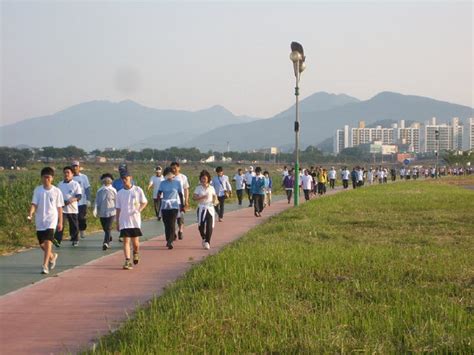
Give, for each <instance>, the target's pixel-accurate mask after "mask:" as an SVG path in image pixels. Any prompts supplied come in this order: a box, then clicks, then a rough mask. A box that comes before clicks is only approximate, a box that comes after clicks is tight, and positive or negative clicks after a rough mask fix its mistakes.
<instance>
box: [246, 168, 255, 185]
mask: <svg viewBox="0 0 474 355" xmlns="http://www.w3.org/2000/svg"><path fill="white" fill-rule="evenodd" d="M244 176H245V183H246V184H247V185H249V186H250V185H252V179H253V177H254V176H255V173H254V172H253V171H252V172H250V171H247V172H246V173H245V175H244Z"/></svg>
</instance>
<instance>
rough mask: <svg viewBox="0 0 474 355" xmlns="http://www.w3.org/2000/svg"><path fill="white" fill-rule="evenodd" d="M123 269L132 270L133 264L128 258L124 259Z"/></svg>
mask: <svg viewBox="0 0 474 355" xmlns="http://www.w3.org/2000/svg"><path fill="white" fill-rule="evenodd" d="M123 269H124V270H132V269H133V266H132V263H131V262H130V260H125V263H124V264H123Z"/></svg>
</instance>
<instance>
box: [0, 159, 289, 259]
mask: <svg viewBox="0 0 474 355" xmlns="http://www.w3.org/2000/svg"><path fill="white" fill-rule="evenodd" d="M65 165H66V163H64V164H60V163H55V164H53V165H52V166H56V168H57V170H56V176H55V178H54V184H55V185H57V184H58V183H59V181H61V179H62V167H63V166H65ZM43 166H45V165H39V164H38V165H36V166H31V167H30V169H29V170H28V171H16V170H12V171H9V170H5V171H1V172H0V253H2V254H4V253H7V252H12V251H16V250H19V249H21V248H24V247H32V246H37V245H38V242H37V239H36V233H35V229H34V224H33V223H29V222H28V221H27V219H26V216H27V214H28V211H29V208H30V204H31V198H32V196H33V190H34V189H35V187H36V186H38V185H40V183H41V179H40V170H41V168H42V167H43ZM163 166H164V164H163ZM216 166H217V165H216ZM154 167H155V164H152V163H148V164H137V163H135V164H129V169H130V171H131V172H132V174H133V177H134V180H135V181H136V183H137V185H138V186H140V187H141V188H143V190H144V191H145V193H146V196H147V199H148V201H149V204H148V206H147V208H146V209H145V210H144V211H143V213H142V218H143V219H149V218H154V216H155V213H154V209H153V202H152V201H153V200H152V190H150V191H148V192H147V191H146V187H147V186H148V182H149V179H150V176H151V175H153V174H154ZM85 169H86V170H85V171H84V173H85V174H86V175H87V176H88V177H89V181H90V183H91V186H92V200H94V197H95V193H96V191H97V189H98V188H99V187H100V186H101V183H100V180H99V177H100V175H101V174H103V173H104V172H111V173H112V174H113V175H114V177H118V172H117V166H116V165H111V164H87V163H85ZM202 169H207V170H209V172H211V175H212V174H214V167H213V166H209V165H200V164H184V165H183V166H182V172H183V173H184V174H186V175H187V176H188V178H189V183H190V185H191V188H192V189H194V188H195V187H196V186H197V185H198V176H199V172H200V171H201V170H202ZM236 169H237V167H236V166H226V167H225V173H226V174H227V175H228V176H229V178H230V179H232V177H233V176H234V174H235V171H236ZM272 177H273V179H274V191H275V193H279V192H281V188H280V185H281V177H280V173H277V172H276V171H275V172H274V174H273V176H272ZM232 187H233V188H234V187H235V185H234V184H233V183H232ZM193 191H194V190H192V191H190V194H192V192H193ZM235 200H236V196H235V194H234V196H233V197H232V198H231V199H229V200H228V202H235ZM194 207H195V202H194V201H191V208H194ZM87 224H88V231H93V230H100V229H101V227H100V221H99V219H98V218H94V217H93V216H92V209H89V211H88V222H87ZM65 236H66V238H67V236H68V227H66V229H65Z"/></svg>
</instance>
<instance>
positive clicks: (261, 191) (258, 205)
mask: <svg viewBox="0 0 474 355" xmlns="http://www.w3.org/2000/svg"><path fill="white" fill-rule="evenodd" d="M250 189H251V193H252V196H253V205H254V215H255V217H262V212H263V200H264V197H265V177H264V176H263V175H262V168H261V167H259V166H257V167H256V168H255V176H254V177H253V179H252V184H251V186H250Z"/></svg>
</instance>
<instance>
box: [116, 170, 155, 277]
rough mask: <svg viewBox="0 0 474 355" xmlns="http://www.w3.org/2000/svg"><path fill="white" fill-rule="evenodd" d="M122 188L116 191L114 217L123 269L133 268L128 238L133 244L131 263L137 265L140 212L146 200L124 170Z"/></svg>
mask: <svg viewBox="0 0 474 355" xmlns="http://www.w3.org/2000/svg"><path fill="white" fill-rule="evenodd" d="M121 176H122V181H123V189H122V190H120V191H119V192H117V200H116V205H115V207H116V211H117V212H116V218H117V230H118V231H120V237H121V238H122V239H123V253H124V255H125V263H124V265H123V268H124V269H125V270H130V269H133V266H132V263H131V262H130V240H132V244H133V264H134V265H137V264H138V262H139V260H140V257H139V244H140V242H139V237H141V236H142V235H143V234H142V231H141V227H142V219H141V212H142V211H143V210H144V209H145V207H146V205H147V203H148V201H147V199H146V197H145V194H144V193H143V190H142V189H141V188H140V187H138V186H136V185H132V176H131V175H130V173H128V172H126V173H124V174H122V175H121Z"/></svg>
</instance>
